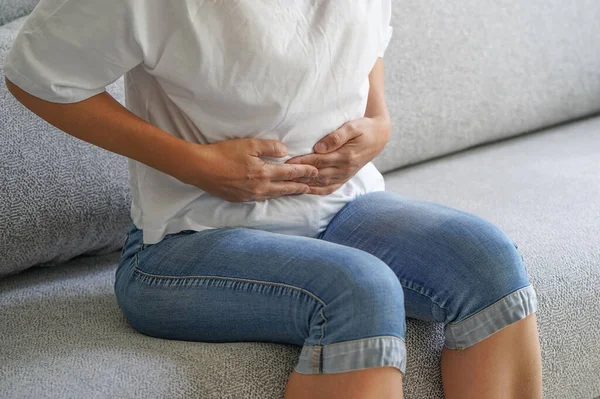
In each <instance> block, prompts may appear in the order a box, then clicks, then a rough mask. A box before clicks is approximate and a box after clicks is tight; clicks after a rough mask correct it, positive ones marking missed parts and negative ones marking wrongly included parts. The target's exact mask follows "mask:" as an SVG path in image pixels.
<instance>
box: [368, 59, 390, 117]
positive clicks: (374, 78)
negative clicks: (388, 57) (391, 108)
mask: <svg viewBox="0 0 600 399" xmlns="http://www.w3.org/2000/svg"><path fill="white" fill-rule="evenodd" d="M369 85H370V88H369V97H368V100H367V109H366V111H365V117H367V118H375V117H381V118H385V119H388V120H389V118H390V115H389V112H388V109H387V105H386V103H385V86H384V67H383V59H382V58H378V59H377V62H376V63H375V65H374V66H373V69H372V70H371V72H370V73H369Z"/></svg>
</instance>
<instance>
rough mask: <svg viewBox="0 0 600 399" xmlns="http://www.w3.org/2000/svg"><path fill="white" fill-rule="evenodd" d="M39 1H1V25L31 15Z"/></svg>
mask: <svg viewBox="0 0 600 399" xmlns="http://www.w3.org/2000/svg"><path fill="white" fill-rule="evenodd" d="M38 2H39V0H0V25H4V24H6V23H8V22H11V21H14V20H15V19H17V18H19V17H22V16H24V15H27V14H29V13H30V12H31V11H32V10H33V8H34V7H35V6H36V4H37V3H38Z"/></svg>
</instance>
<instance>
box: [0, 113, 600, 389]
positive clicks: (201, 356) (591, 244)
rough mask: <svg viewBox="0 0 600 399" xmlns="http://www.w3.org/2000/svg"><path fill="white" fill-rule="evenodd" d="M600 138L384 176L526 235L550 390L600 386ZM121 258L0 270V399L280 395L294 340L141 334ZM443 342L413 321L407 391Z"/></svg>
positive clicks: (592, 127)
mask: <svg viewBox="0 0 600 399" xmlns="http://www.w3.org/2000/svg"><path fill="white" fill-rule="evenodd" d="M599 148H600V118H596V119H590V120H587V121H582V122H578V123H573V124H569V125H565V126H561V127H558V128H554V129H551V130H547V131H543V132H539V133H533V134H530V135H527V136H523V137H518V138H514V139H510V140H507V141H504V142H500V143H496V144H493V145H490V146H484V147H479V148H475V149H472V150H469V151H466V152H463V153H458V154H454V155H452V156H449V157H446V158H441V159H437V160H434V161H430V162H427V163H424V164H420V165H416V166H413V167H410V168H407V169H405V170H400V171H396V172H392V173H388V174H386V175H385V178H386V183H387V188H388V190H390V191H395V192H398V193H401V194H403V195H407V196H412V197H414V198H420V199H424V200H428V201H435V202H439V203H443V204H445V205H448V206H453V207H456V208H459V209H461V210H464V211H468V212H472V213H475V214H477V215H480V216H482V217H484V218H486V219H488V220H490V221H491V222H494V223H496V224H497V225H498V226H499V227H501V228H502V229H503V230H504V231H505V232H506V233H507V234H508V235H509V236H510V237H511V238H513V239H514V241H515V242H516V243H517V245H518V248H519V250H520V252H521V254H522V255H523V257H524V260H525V262H526V264H527V267H528V270H529V274H530V279H531V281H532V284H534V286H535V288H536V291H537V294H538V300H539V305H540V307H539V310H538V312H537V318H538V323H539V329H540V335H541V344H542V352H543V381H544V398H546V399H559V398H560V399H562V398H577V399H579V398H595V397H598V396H600V379H598V370H600V317H598V315H599V314H600V291H599V290H598V287H600V245H599V244H600V241H599V238H598V237H600V223H599V222H598V221H599V219H600V201H598V198H600V184H598V183H599V181H598V176H600V162H598V149H599ZM121 238H123V237H121ZM118 258H119V252H115V253H112V254H107V255H102V256H93V257H89V256H80V257H78V258H75V259H73V260H72V261H70V262H69V263H67V264H64V265H60V266H57V267H54V268H37V267H36V268H32V269H29V270H27V271H25V272H23V273H21V274H18V275H15V276H11V277H8V278H6V279H4V280H3V281H0V320H2V322H1V323H0V337H2V343H1V344H0V358H1V359H2V362H0V375H1V376H2V379H1V380H0V397H7V398H31V397H35V398H59V397H86V398H92V397H94V398H113V397H140V398H141V397H143V398H148V399H151V398H164V397H169V398H190V397H198V398H260V399H265V398H281V397H283V392H284V389H285V384H286V381H287V377H288V375H289V373H290V372H291V371H292V369H293V368H294V366H295V364H296V361H297V359H298V356H299V354H300V350H301V348H300V347H299V346H294V345H282V344H275V343H267V342H235V343H202V342H185V341H170V340H164V339H158V338H153V337H149V336H145V335H143V334H141V333H138V332H137V331H135V330H133V329H132V328H131V327H130V326H129V325H128V324H127V323H126V321H125V319H124V317H123V316H122V314H121V312H120V309H119V308H118V306H117V302H116V299H115V297H114V292H113V283H114V271H115V268H116V265H117V262H118ZM442 345H443V335H442V326H441V325H439V324H431V323H426V322H422V321H418V320H414V319H409V320H408V323H407V351H408V360H407V374H406V378H405V380H404V385H405V393H406V395H405V397H406V398H407V399H411V398H413V399H434V398H441V397H442V389H441V378H440V369H439V361H440V354H441V350H442Z"/></svg>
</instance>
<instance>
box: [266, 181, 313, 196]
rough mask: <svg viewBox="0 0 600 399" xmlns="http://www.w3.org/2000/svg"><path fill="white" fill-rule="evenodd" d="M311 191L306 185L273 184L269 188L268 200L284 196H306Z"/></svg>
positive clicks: (290, 183)
mask: <svg viewBox="0 0 600 399" xmlns="http://www.w3.org/2000/svg"><path fill="white" fill-rule="evenodd" d="M309 190H310V187H308V186H307V185H306V184H302V183H292V182H272V183H270V184H269V185H268V187H267V194H266V197H267V198H277V197H282V196H284V195H296V194H306V193H308V191H309Z"/></svg>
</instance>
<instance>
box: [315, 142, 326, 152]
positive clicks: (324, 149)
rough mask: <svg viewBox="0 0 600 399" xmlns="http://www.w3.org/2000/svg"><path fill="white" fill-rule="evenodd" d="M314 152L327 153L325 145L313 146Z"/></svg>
mask: <svg viewBox="0 0 600 399" xmlns="http://www.w3.org/2000/svg"><path fill="white" fill-rule="evenodd" d="M315 151H327V144H325V143H319V144H317V145H316V146H315Z"/></svg>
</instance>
